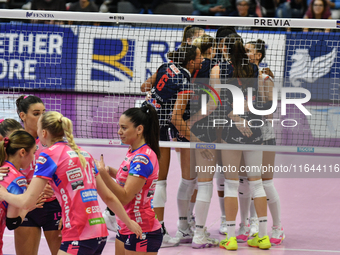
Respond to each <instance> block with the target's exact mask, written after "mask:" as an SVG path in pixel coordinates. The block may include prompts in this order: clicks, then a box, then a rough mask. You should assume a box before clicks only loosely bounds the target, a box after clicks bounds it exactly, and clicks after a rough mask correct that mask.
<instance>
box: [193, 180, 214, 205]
mask: <svg viewBox="0 0 340 255" xmlns="http://www.w3.org/2000/svg"><path fill="white" fill-rule="evenodd" d="M212 193H213V182H212V181H210V182H198V192H197V197H196V201H202V202H206V203H210V201H211V197H212Z"/></svg>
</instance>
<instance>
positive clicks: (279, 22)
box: [254, 19, 290, 27]
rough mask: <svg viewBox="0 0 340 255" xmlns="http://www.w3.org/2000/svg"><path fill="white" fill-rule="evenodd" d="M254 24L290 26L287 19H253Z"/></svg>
mask: <svg viewBox="0 0 340 255" xmlns="http://www.w3.org/2000/svg"><path fill="white" fill-rule="evenodd" d="M254 25H255V26H266V27H290V21H289V20H288V19H254Z"/></svg>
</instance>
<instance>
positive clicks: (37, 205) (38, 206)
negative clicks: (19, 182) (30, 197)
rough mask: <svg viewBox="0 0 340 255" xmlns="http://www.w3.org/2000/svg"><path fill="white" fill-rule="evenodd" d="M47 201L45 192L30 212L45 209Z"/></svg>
mask: <svg viewBox="0 0 340 255" xmlns="http://www.w3.org/2000/svg"><path fill="white" fill-rule="evenodd" d="M45 201H46V198H45V194H44V192H41V193H40V195H39V197H38V199H37V202H36V203H35V205H34V206H33V207H32V208H30V209H29V211H33V210H34V209H36V208H43V207H44V206H43V205H44V203H45Z"/></svg>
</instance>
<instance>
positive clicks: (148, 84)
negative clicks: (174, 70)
mask: <svg viewBox="0 0 340 255" xmlns="http://www.w3.org/2000/svg"><path fill="white" fill-rule="evenodd" d="M156 78H157V73H154V74H153V75H152V76H151V77H149V78H148V79H147V80H146V81H145V82H144V83H143V84H142V86H141V87H140V90H141V91H142V92H148V91H150V90H151V89H152V87H153V86H154V85H155V83H156Z"/></svg>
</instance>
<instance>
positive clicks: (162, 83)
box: [156, 74, 169, 91]
mask: <svg viewBox="0 0 340 255" xmlns="http://www.w3.org/2000/svg"><path fill="white" fill-rule="evenodd" d="M168 80H169V77H168V76H167V75H166V74H163V76H162V77H161V79H160V80H159V82H158V83H157V86H156V88H157V89H158V91H161V90H162V89H163V88H164V86H165V83H166V82H167V81H168Z"/></svg>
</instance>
